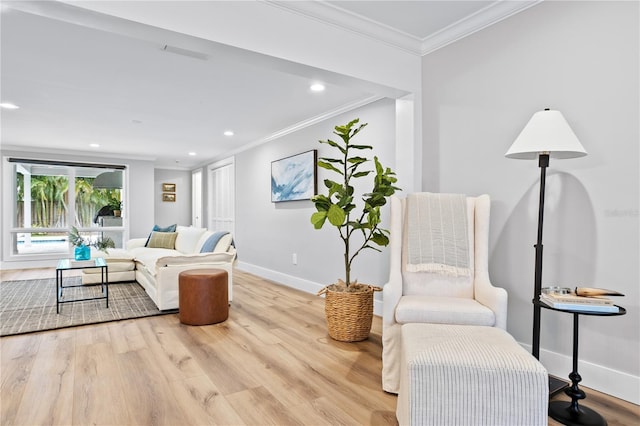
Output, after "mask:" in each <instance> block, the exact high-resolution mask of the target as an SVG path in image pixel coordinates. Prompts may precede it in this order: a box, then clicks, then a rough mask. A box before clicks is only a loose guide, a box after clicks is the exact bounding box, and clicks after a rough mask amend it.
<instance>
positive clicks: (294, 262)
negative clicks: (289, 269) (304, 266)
mask: <svg viewBox="0 0 640 426" xmlns="http://www.w3.org/2000/svg"><path fill="white" fill-rule="evenodd" d="M291 262H292V263H293V264H294V265H297V264H298V253H293V254H292V255H291Z"/></svg>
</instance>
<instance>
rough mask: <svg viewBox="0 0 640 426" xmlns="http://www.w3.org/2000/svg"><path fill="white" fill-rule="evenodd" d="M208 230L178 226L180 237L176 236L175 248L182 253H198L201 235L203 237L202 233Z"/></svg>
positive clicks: (177, 230)
mask: <svg viewBox="0 0 640 426" xmlns="http://www.w3.org/2000/svg"><path fill="white" fill-rule="evenodd" d="M206 231H207V230H206V228H194V227H192V226H178V227H177V228H176V232H177V233H178V237H177V238H176V245H175V249H176V250H178V251H179V252H180V253H182V254H191V253H196V244H198V241H199V240H200V237H202V234H204V233H205V232H206Z"/></svg>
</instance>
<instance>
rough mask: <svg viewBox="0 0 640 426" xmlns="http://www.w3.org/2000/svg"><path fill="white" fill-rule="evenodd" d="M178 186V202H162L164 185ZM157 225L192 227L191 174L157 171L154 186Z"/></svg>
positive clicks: (176, 171) (177, 171)
mask: <svg viewBox="0 0 640 426" xmlns="http://www.w3.org/2000/svg"><path fill="white" fill-rule="evenodd" d="M163 183H173V184H175V185H176V193H175V194H176V201H175V202H170V201H162V184H163ZM153 194H154V195H153V203H154V207H155V223H156V224H157V225H159V226H169V225H171V224H174V223H176V224H178V225H183V226H191V172H190V171H184V170H168V169H155V173H154V184H153Z"/></svg>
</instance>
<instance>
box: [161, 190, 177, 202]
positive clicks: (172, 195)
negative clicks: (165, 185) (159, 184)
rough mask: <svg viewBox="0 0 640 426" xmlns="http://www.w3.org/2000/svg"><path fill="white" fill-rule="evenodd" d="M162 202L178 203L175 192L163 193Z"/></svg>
mask: <svg viewBox="0 0 640 426" xmlns="http://www.w3.org/2000/svg"><path fill="white" fill-rule="evenodd" d="M162 201H169V202H171V203H173V202H175V201H176V194H175V193H173V192H163V193H162Z"/></svg>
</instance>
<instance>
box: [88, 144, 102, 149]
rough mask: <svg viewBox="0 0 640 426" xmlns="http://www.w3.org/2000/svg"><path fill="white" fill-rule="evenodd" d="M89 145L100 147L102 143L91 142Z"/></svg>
mask: <svg viewBox="0 0 640 426" xmlns="http://www.w3.org/2000/svg"><path fill="white" fill-rule="evenodd" d="M89 146H90V147H91V148H99V147H100V144H99V143H90V144H89Z"/></svg>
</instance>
